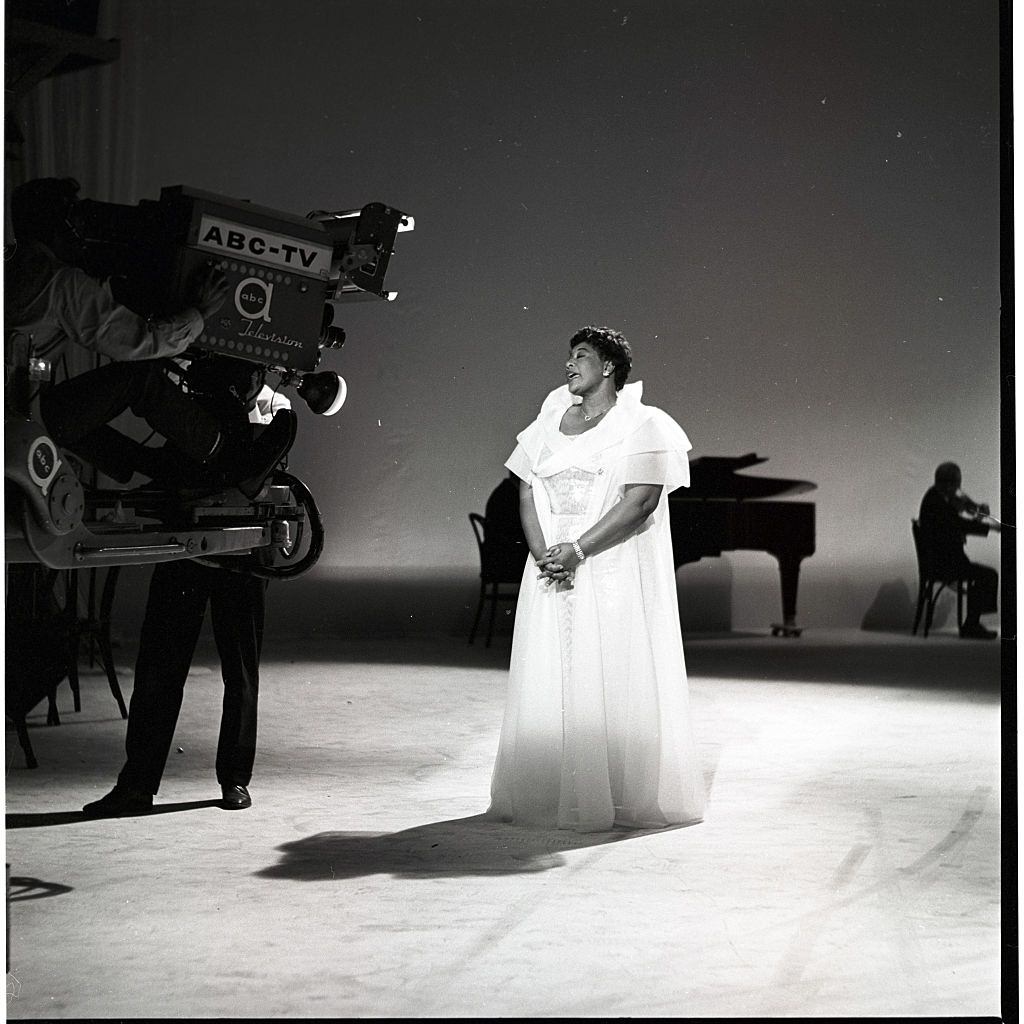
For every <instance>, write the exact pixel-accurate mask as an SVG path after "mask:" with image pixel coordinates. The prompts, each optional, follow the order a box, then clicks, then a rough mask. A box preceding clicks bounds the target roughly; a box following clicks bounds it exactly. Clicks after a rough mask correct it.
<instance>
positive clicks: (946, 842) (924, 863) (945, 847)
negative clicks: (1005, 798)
mask: <svg viewBox="0 0 1024 1024" xmlns="http://www.w3.org/2000/svg"><path fill="white" fill-rule="evenodd" d="M991 795H992V787H991V786H976V787H975V789H974V792H973V793H972V794H971V799H970V800H969V801H968V802H967V807H966V808H965V810H964V813H963V814H961V815H960V819H959V821H957V823H956V824H955V825H954V826H953V827H952V828H951V829H950V830H949V831H948V832H947V833H946V834H945V835H944V836H943V837H942V838H941V839H940V840H939V841H938V842H937V843H936V844H935V845H934V846H933V847H932V848H931V849H930V850H928V851H927V852H926V853H923V854H921V856H920V857H918V858H917V860H915V861H913V862H912V863H910V864H908V865H907V866H906V867H902V868H898V869H897V870H898V871H899V872H900V874H903V875H915V874H918V873H919V872H921V871H923V870H924V869H925V868H927V867H930V866H931V865H932V864H935V863H937V862H938V861H940V860H941V859H942V858H943V856H944V855H945V854H947V853H949V852H950V850H953V849H955V848H956V847H957V846H959V845H960V844H961V843H963V842H965V841H966V840H967V838H968V837H969V836H970V834H971V832H972V831H973V829H974V826H975V825H977V824H978V821H979V820H980V818H981V816H982V814H984V812H985V804H986V803H988V798H989V797H990V796H991Z"/></svg>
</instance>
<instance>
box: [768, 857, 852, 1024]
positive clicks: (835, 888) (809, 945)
mask: <svg viewBox="0 0 1024 1024" xmlns="http://www.w3.org/2000/svg"><path fill="white" fill-rule="evenodd" d="M871 849H872V847H871V844H870V843H856V844H855V845H854V846H852V847H851V848H850V850H849V852H848V853H847V854H846V856H845V857H844V858H843V859H842V861H840V863H839V865H838V867H837V868H836V869H835V871H834V872H833V873H832V878H831V879H830V880H829V882H828V889H829V891H830V892H839V891H840V890H841V889H844V888H845V887H846V886H847V885H849V884H850V883H851V882H852V881H853V878H854V876H855V875H856V873H857V871H858V870H859V868H860V866H861V865H862V864H863V863H864V861H865V860H866V859H867V855H868V854H869V853H870V852H871ZM842 902H843V901H842V900H840V901H832V902H831V904H830V905H826V906H825V907H822V908H820V909H819V910H817V911H814V912H812V913H811V914H805V915H804V916H803V919H802V921H801V923H799V924H798V926H797V929H796V932H795V933H794V935H793V937H792V938H791V939H790V941H789V945H788V946H787V948H786V951H785V953H783V955H782V958H781V960H780V961H779V963H778V966H777V967H776V968H775V974H774V975H773V977H772V982H771V988H772V989H773V990H774V989H775V988H776V986H782V985H789V986H791V985H794V984H796V983H797V982H799V981H800V980H801V977H802V975H803V973H804V971H805V970H806V968H807V965H808V963H809V962H810V959H811V954H812V952H813V951H814V947H815V945H816V944H817V942H818V939H819V938H820V937H821V934H822V932H823V931H824V930H825V927H826V925H827V924H828V920H829V918H830V917H831V914H832V911H833V910H835V909H836V908H837V907H838V906H839V905H840V904H841V903H842ZM808 918H809V920H808ZM781 1005H782V1004H781V1003H780V1006H781Z"/></svg>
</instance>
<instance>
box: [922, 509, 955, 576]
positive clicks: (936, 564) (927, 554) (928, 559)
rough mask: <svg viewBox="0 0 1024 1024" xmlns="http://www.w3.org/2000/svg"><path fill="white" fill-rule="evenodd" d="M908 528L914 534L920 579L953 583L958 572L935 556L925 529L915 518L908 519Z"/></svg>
mask: <svg viewBox="0 0 1024 1024" xmlns="http://www.w3.org/2000/svg"><path fill="white" fill-rule="evenodd" d="M910 529H911V531H912V533H913V534H914V550H915V551H916V552H917V571H918V573H919V575H920V577H921V579H922V580H934V581H935V582H936V583H954V582H956V580H958V579H960V573H959V572H957V570H956V568H955V567H954V566H951V565H949V564H948V562H947V561H946V560H944V559H940V558H936V555H935V552H934V551H933V550H932V548H931V545H930V544H929V543H928V537H927V533H926V531H924V530H922V529H921V523H920V522H919V521H918V520H917V519H911V520H910Z"/></svg>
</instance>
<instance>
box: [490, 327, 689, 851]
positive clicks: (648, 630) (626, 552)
mask: <svg viewBox="0 0 1024 1024" xmlns="http://www.w3.org/2000/svg"><path fill="white" fill-rule="evenodd" d="M631 363H632V355H631V351H630V347H629V344H628V342H627V341H626V339H625V338H624V337H623V336H622V335H621V334H620V333H618V332H617V331H613V330H610V329H608V328H597V327H585V328H583V329H582V330H581V331H578V332H577V333H576V334H575V335H574V336H573V338H572V340H571V342H570V356H569V359H568V361H567V362H566V364H565V372H566V378H567V383H566V385H564V386H563V387H559V388H557V389H556V390H554V391H552V392H551V394H550V395H548V397H547V399H546V400H545V401H544V403H543V405H542V406H541V410H540V414H539V416H538V417H537V419H536V420H534V422H533V423H532V424H530V426H529V427H527V428H526V430H524V431H523V432H522V433H521V434H520V435H519V436H518V438H517V440H518V444H517V446H516V449H515V451H514V452H513V453H512V455H511V456H510V458H509V460H508V462H506V466H507V467H508V468H509V469H511V470H512V471H513V472H514V473H515V474H516V475H517V476H518V477H519V478H520V481H521V483H520V513H521V518H522V523H523V530H524V532H525V534H526V539H527V542H528V543H529V546H530V552H531V555H532V557H531V558H530V559H528V560H527V563H526V568H525V570H524V573H523V581H522V587H521V589H520V594H519V603H518V607H517V610H516V621H515V632H514V635H513V640H512V661H511V670H510V674H509V690H508V698H507V704H506V708H505V717H504V721H503V723H502V729H501V739H500V742H499V746H498V756H497V760H496V762H495V765H494V772H493V776H492V779H491V805H490V807H489V809H488V812H487V814H488V817H490V818H492V819H496V820H499V821H506V822H514V823H516V824H522V825H533V826H537V827H545V828H556V827H557V828H568V829H575V830H577V831H579V832H600V831H607V830H609V829H611V828H612V827H613V826H615V825H619V826H625V827H627V828H659V827H663V826H666V825H673V824H682V823H688V822H696V821H700V820H701V818H702V816H703V812H704V784H703V780H702V777H701V773H700V771H699V767H698V764H697V757H696V753H695V749H694V742H693V736H692V733H691V728H690V717H689V697H688V690H687V682H686V667H685V663H684V660H683V643H682V636H681V634H680V629H679V608H678V601H677V597H676V583H675V565H674V562H673V559H672V541H671V537H670V534H669V524H668V503H667V494H668V492H669V491H671V490H673V489H674V488H676V487H680V486H683V485H688V484H689V479H690V475H689V463H688V461H687V455H686V453H687V451H688V450H689V449H690V442H689V440H688V439H687V437H686V434H685V433H683V431H682V429H681V428H680V427H679V425H678V424H677V423H676V422H675V421H674V420H673V419H672V418H671V417H670V416H669V415H668V414H667V413H665V412H663V411H662V410H660V409H656V408H654V407H652V406H647V405H644V404H643V403H642V402H641V401H640V398H641V395H642V392H643V386H642V384H641V383H639V382H637V383H635V384H626V383H625V382H626V378H627V377H628V375H629V370H630V366H631Z"/></svg>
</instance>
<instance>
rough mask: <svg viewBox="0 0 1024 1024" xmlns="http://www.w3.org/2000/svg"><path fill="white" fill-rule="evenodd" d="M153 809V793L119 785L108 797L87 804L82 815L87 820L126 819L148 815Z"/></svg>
mask: <svg viewBox="0 0 1024 1024" xmlns="http://www.w3.org/2000/svg"><path fill="white" fill-rule="evenodd" d="M152 809H153V794H152V793H143V792H141V791H140V790H137V789H131V788H130V787H128V786H121V785H117V786H115V787H114V788H113V789H112V790H111V791H110V792H109V793H108V794H107V795H106V796H103V797H100V799H99V800H94V801H93V802H92V803H91V804H86V805H85V806H84V807H83V808H82V813H83V814H84V815H85V816H86V817H87V818H124V817H128V816H129V815H132V814H146V813H148V812H149V811H151V810H152Z"/></svg>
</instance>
